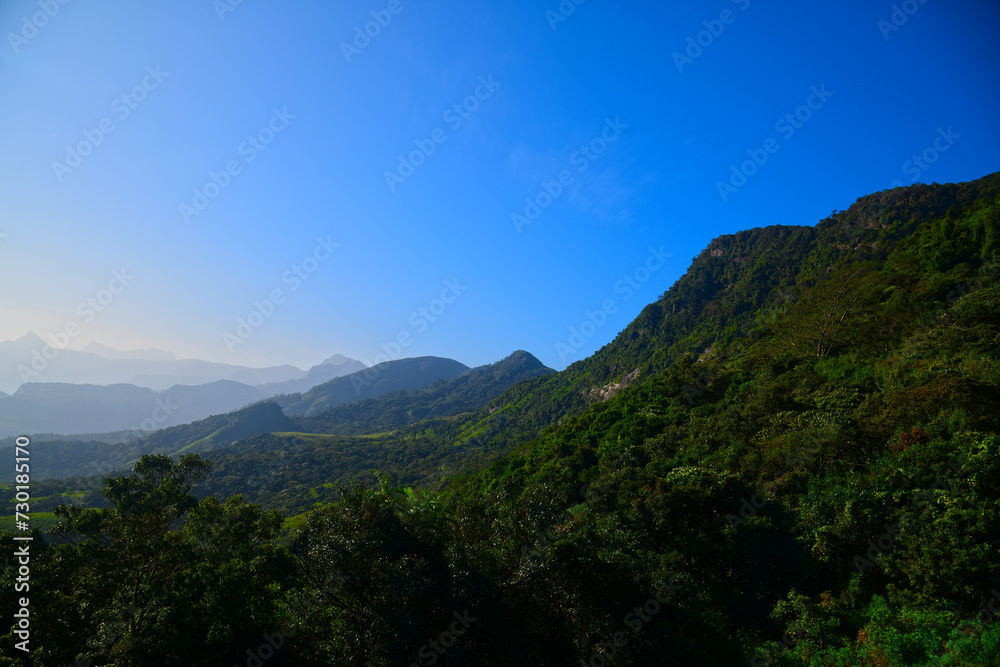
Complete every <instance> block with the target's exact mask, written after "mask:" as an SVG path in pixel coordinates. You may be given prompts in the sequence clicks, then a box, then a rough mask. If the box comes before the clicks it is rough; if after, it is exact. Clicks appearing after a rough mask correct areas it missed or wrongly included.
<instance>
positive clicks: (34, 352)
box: [0, 333, 365, 394]
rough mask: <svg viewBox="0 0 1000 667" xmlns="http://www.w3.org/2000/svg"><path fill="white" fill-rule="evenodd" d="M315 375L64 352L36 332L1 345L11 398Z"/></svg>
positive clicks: (109, 352) (0, 377) (1, 370)
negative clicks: (73, 389) (94, 387)
mask: <svg viewBox="0 0 1000 667" xmlns="http://www.w3.org/2000/svg"><path fill="white" fill-rule="evenodd" d="M331 359H334V360H337V361H335V362H333V365H334V366H335V367H337V366H341V367H343V371H344V372H345V373H350V372H354V371H356V370H360V368H364V367H365V366H364V364H362V363H361V362H360V361H355V360H353V359H347V358H346V357H340V356H339V355H338V356H337V357H331ZM331 359H328V360H327V361H326V362H324V363H323V364H320V365H319V366H323V365H325V364H327V363H328V362H330V361H331ZM315 368H317V367H313V369H315ZM313 369H310V370H313ZM309 372H310V371H304V370H302V369H300V368H296V367H295V366H291V365H287V364H286V365H283V366H272V367H268V368H250V367H248V366H239V365H235V364H224V363H218V362H212V361H202V360H200V359H176V358H175V357H174V355H173V354H171V353H170V352H164V351H163V350H133V351H129V352H122V351H119V350H115V349H113V348H110V347H106V346H104V345H99V344H97V343H90V344H88V345H87V346H86V347H85V348H83V349H82V350H70V349H59V348H57V347H54V346H53V345H52V344H51V341H46V340H43V339H42V338H41V337H40V336H38V335H36V334H34V333H27V334H25V335H24V336H22V337H21V338H18V339H17V340H11V341H4V342H0V391H3V392H5V393H8V394H13V393H14V392H15V391H16V390H17V388H18V387H19V386H21V385H22V384H24V383H26V382H45V383H52V382H59V383H69V384H99V385H110V384H133V385H136V386H139V387H146V388H148V389H152V390H154V391H163V390H166V389H169V388H170V387H173V386H174V385H178V384H185V385H200V384H208V383H210V382H217V381H219V380H230V381H232V382H239V383H241V384H245V385H249V386H251V387H256V386H259V385H265V384H276V383H284V382H289V381H293V380H304V379H305V378H306V377H307V375H308V374H309ZM325 379H330V378H325ZM301 386H304V385H301ZM281 391H286V392H287V391H288V390H287V389H279V390H278V392H275V393H280V392H281ZM265 393H266V390H265Z"/></svg>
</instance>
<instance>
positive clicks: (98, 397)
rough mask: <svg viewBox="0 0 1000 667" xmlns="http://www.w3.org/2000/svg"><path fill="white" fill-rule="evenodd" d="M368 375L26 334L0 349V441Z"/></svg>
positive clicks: (144, 425)
mask: <svg viewBox="0 0 1000 667" xmlns="http://www.w3.org/2000/svg"><path fill="white" fill-rule="evenodd" d="M365 368H367V367H366V366H365V365H364V364H363V363H362V362H360V361H357V360H356V359H350V358H348V357H345V356H343V355H340V354H337V355H334V356H332V357H329V358H327V359H326V360H324V361H323V362H322V363H320V364H317V365H316V366H313V367H312V368H310V369H309V370H306V371H304V370H301V369H299V368H296V367H295V366H291V365H284V366H275V367H270V368H249V367H246V366H238V365H231V364H223V363H216V362H208V361H202V360H199V359H177V358H176V357H175V356H174V355H173V354H172V353H170V352H166V351H163V350H131V351H121V350H116V349H114V348H111V347H107V346H104V345H100V344H98V343H93V342H92V343H90V344H88V345H87V346H86V347H85V348H83V349H82V350H70V349H58V348H55V347H53V346H51V345H50V344H49V343H47V342H46V341H44V340H43V339H42V338H41V337H39V336H38V335H36V334H34V333H28V334H26V335H25V336H22V337H21V338H19V339H17V340H13V341H5V342H2V343H0V386H2V387H3V391H2V392H0V437H7V436H10V435H19V434H22V433H61V434H73V433H103V432H109V431H126V430H133V431H151V430H155V429H160V428H165V427H168V426H176V425H178V424H186V423H189V422H192V421H195V420H198V419H204V418H205V417H208V416H210V415H215V414H221V413H225V412H229V411H232V410H237V409H239V408H241V407H243V406H245V405H247V404H249V403H253V402H255V401H260V400H262V399H264V398H269V397H271V396H275V395H278V394H294V395H297V394H299V393H301V392H307V391H309V390H310V389H312V388H313V387H315V386H317V385H320V384H323V383H324V382H328V381H330V380H332V379H335V378H338V377H341V376H344V375H349V374H351V373H355V372H357V371H360V370H363V369H365ZM22 378H24V379H27V382H24V383H23V384H21V382H22ZM434 379H438V378H437V377H435V378H434Z"/></svg>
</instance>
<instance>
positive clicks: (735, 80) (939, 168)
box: [0, 0, 1000, 368]
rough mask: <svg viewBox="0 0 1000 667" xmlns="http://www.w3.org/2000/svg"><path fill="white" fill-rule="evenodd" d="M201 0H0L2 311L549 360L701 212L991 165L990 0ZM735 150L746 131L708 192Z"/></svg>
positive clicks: (750, 211)
mask: <svg viewBox="0 0 1000 667" xmlns="http://www.w3.org/2000/svg"><path fill="white" fill-rule="evenodd" d="M226 2H227V0H220V1H219V2H216V3H214V4H213V2H212V1H211V0H198V1H190V2H175V3H152V2H134V1H130V2H125V1H114V2H102V3H87V2H82V1H81V0H77V1H71V2H68V3H67V4H58V2H56V0H51V7H49V11H50V13H54V16H51V17H48V16H45V15H44V13H40V12H44V9H43V6H45V5H46V2H44V1H43V2H42V3H38V2H37V0H36V1H34V2H33V1H30V0H4V2H3V3H2V4H0V30H2V32H3V35H4V39H3V43H2V44H0V91H2V95H0V128H2V130H0V132H2V140H0V201H2V202H3V211H2V214H0V234H2V235H3V236H0V280H2V283H3V286H4V290H3V298H2V302H0V340H5V339H12V338H16V337H19V336H21V335H23V334H24V333H25V332H27V331H29V330H32V331H35V332H37V333H39V334H41V335H45V334H46V333H49V332H56V331H59V330H63V329H64V328H65V327H66V325H67V324H70V323H75V324H76V325H77V326H78V327H79V328H78V331H77V335H76V336H75V337H73V338H72V340H71V342H70V347H74V348H79V347H82V346H83V345H84V344H86V343H87V342H88V341H90V340H96V341H98V342H101V343H104V344H108V345H112V346H115V347H118V348H122V349H129V348H136V347H159V348H163V349H168V350H171V351H174V352H175V353H177V354H178V355H179V356H195V357H201V358H206V359H212V360H219V361H227V362H231V363H241V364H247V365H270V364H278V363H286V362H287V363H293V364H296V365H299V366H303V367H305V366H309V365H311V364H314V363H317V362H319V361H320V360H322V359H323V358H325V357H327V356H329V355H332V354H334V353H342V354H345V355H348V356H351V357H355V358H359V359H362V360H368V361H373V360H375V358H376V355H377V354H378V353H379V352H380V351H381V346H382V344H383V343H385V344H388V343H390V342H391V341H394V340H397V339H399V337H400V335H401V334H402V335H403V340H404V341H408V342H409V345H407V346H405V347H403V348H401V349H400V350H399V351H398V352H396V351H395V350H394V349H393V348H392V346H391V345H390V346H389V348H390V351H392V352H393V353H394V354H395V355H396V356H417V355H439V356H445V357H451V358H455V359H458V360H459V361H462V362H464V363H466V364H469V365H478V364H483V363H489V362H492V361H495V360H497V359H500V358H502V357H504V356H506V355H507V354H509V353H510V352H512V351H513V350H515V349H526V350H528V351H530V352H532V353H533V354H535V355H536V356H538V357H539V358H540V359H541V360H542V361H543V362H545V363H546V364H548V365H549V366H552V367H555V368H563V367H564V366H565V365H566V364H567V363H570V362H572V361H575V360H577V359H579V358H583V357H585V356H587V355H589V354H590V353H592V352H593V351H594V350H596V349H598V348H600V347H601V346H602V345H604V344H606V343H607V342H609V341H610V340H612V339H613V338H614V336H615V335H616V334H617V333H618V332H619V331H620V330H621V329H623V328H624V327H625V326H626V325H627V324H628V323H629V322H630V321H631V320H632V319H633V318H634V317H635V315H636V314H637V313H638V312H639V311H640V310H641V309H642V307H643V306H645V305H646V304H647V303H649V302H651V301H653V300H655V299H656V298H657V297H658V296H659V295H660V294H662V293H663V292H664V291H665V290H667V288H669V287H670V285H671V284H673V282H674V281H675V280H677V278H678V277H679V276H680V275H681V274H683V272H684V271H685V270H686V268H687V266H688V265H689V263H690V261H691V259H692V258H693V257H694V256H695V255H697V254H698V253H699V252H700V251H701V250H702V249H703V248H704V247H705V246H706V245H707V244H708V243H709V241H710V240H711V239H712V238H714V237H716V236H719V235H721V234H728V233H733V232H736V231H738V230H742V229H747V228H751V227H757V226H763V225H771V224H814V223H816V222H817V221H818V220H820V219H821V218H823V217H825V216H827V215H829V213H830V212H831V211H832V210H834V209H843V208H847V207H848V206H849V205H850V204H851V203H852V202H854V200H855V199H856V198H857V197H859V196H861V195H863V194H866V193H869V192H873V191H876V190H881V189H885V188H887V187H889V186H890V184H892V183H893V182H894V181H902V182H905V183H911V182H913V181H914V178H916V180H919V181H921V182H942V183H943V182H954V181H964V180H970V179H974V178H978V177H981V176H983V175H985V174H987V173H991V172H993V171H996V170H998V169H1000V128H998V124H997V119H998V118H1000V93H998V83H1000V76H998V70H1000V40H997V38H996V37H997V27H998V26H1000V6H998V3H996V2H992V1H987V0H981V1H973V0H951V1H949V2H944V1H943V0H926V2H925V3H924V4H920V3H919V2H918V1H917V0H911V2H910V3H903V4H905V5H906V7H905V8H904V7H900V12H902V11H903V9H909V10H911V11H912V14H911V15H910V14H905V13H897V15H896V16H895V20H896V23H898V24H899V25H898V26H896V25H892V20H893V13H894V9H893V3H892V2H870V1H866V2H861V1H859V0H851V1H848V2H841V3H806V4H802V3H792V2H780V3H765V2H761V1H760V0H739V1H738V2H732V1H731V0H714V1H706V2H688V3H683V6H676V5H679V4H681V3H660V2H656V3H653V2H644V3H640V2H607V1H603V0H588V1H587V2H584V3H583V4H581V5H579V6H576V5H573V4H572V3H571V2H570V1H569V0H567V2H565V3H563V6H564V7H575V11H574V12H573V13H572V14H571V15H569V16H568V17H564V18H565V19H566V20H564V21H563V20H560V21H556V20H554V19H553V17H554V16H556V14H555V12H558V11H559V9H558V8H559V6H560V3H559V1H558V0H549V1H535V0H525V1H522V2H514V3H510V2H495V1H493V0H485V1H483V2H475V3H445V2H440V1H439V0H419V1H417V2H413V1H411V0H399V2H398V3H396V2H388V0H387V1H384V2H383V1H382V0H376V1H365V2H355V1H352V2H336V3H327V2H295V3H278V2H276V1H273V0H270V1H269V0H244V1H243V2H242V3H241V4H239V5H238V6H236V7H234V8H232V7H229V6H228V4H224V3H226ZM220 7H226V8H229V9H232V11H222V10H221V9H220ZM56 9H58V11H56ZM391 10H396V12H397V13H392V11H391ZM373 11H374V12H375V17H376V18H380V19H382V21H383V22H386V23H387V25H385V26H384V27H383V26H378V25H375V24H372V25H371V26H368V29H369V31H370V32H372V33H377V34H376V36H375V37H373V38H370V39H369V40H368V42H367V43H366V42H365V41H364V40H361V39H358V42H357V43H358V44H360V45H361V46H363V48H358V47H357V46H353V48H351V49H345V47H343V46H342V43H348V44H350V43H352V41H353V40H354V39H355V38H356V32H355V27H356V26H357V27H359V29H360V30H361V31H364V29H365V24H366V23H367V22H370V21H373V20H375V19H373V17H372V15H371V12H373ZM724 11H726V12H727V13H725V14H723V12H724ZM546 12H551V13H549V14H548V15H547V14H546ZM220 15H221V18H220ZM560 18H563V17H560ZM904 18H905V22H904V21H903V19H904ZM387 19H391V20H389V21H387ZM25 20H27V22H28V23H27V24H26V23H25ZM724 21H725V22H724ZM879 21H883V22H884V23H882V24H881V27H880V24H879ZM32 22H34V23H36V24H40V25H41V27H36V26H34V25H31V24H32ZM704 22H708V23H707V25H706V24H705V23H704ZM553 26H554V29H553ZM887 26H891V27H892V28H896V27H898V30H897V29H892V30H890V29H889V28H888V27H887ZM711 31H714V32H716V33H718V34H717V35H713V34H711ZM702 32H704V34H702V35H701V36H700V38H699V33H702ZM688 37H691V38H692V40H694V41H695V42H697V41H698V40H699V39H700V41H701V42H702V44H703V45H704V46H703V47H698V48H695V47H690V43H689V41H688ZM689 48H690V52H689V54H688V55H687V56H685V58H688V57H689V56H694V57H690V58H689V60H679V59H678V57H677V56H675V55H674V53H675V52H680V53H684V52H685V50H687V49H689ZM699 49H700V52H699ZM345 51H346V55H345ZM348 60H350V62H348ZM678 64H679V66H678ZM680 70H683V71H680ZM150 72H152V73H154V74H155V76H154V74H151V73H150ZM483 81H485V82H487V84H488V85H486V84H484V83H482V82H483ZM813 87H815V88H816V90H819V91H821V92H823V94H822V96H821V97H817V96H815V95H814V93H813V92H811V90H812V88H813ZM824 87H825V88H824ZM824 91H825V92H824ZM828 93H829V96H828ZM123 95H124V96H125V98H124V99H122V96H123ZM477 95H478V98H477V97H476V96H477ZM810 103H811V104H812V106H813V109H808V107H806V108H804V109H800V107H802V106H803V105H808V104H810ZM456 104H459V105H462V104H464V105H465V108H464V109H463V108H462V107H460V109H461V112H460V113H459V112H456V111H455V110H454V109H453V107H454V105H456ZM133 107H134V108H133ZM275 110H277V114H276V112H275ZM449 110H451V111H449ZM796 112H798V113H799V120H797V121H795V125H797V127H796V126H795V125H792V124H791V123H788V122H787V121H785V122H784V123H783V124H780V125H778V122H779V121H780V120H782V119H783V118H784V117H785V115H786V114H788V113H792V114H795V113H796ZM290 116H294V118H292V117H290ZM802 118H808V119H807V120H805V121H804V122H800V121H801V119H802ZM609 120H610V124H609V122H608V121H609ZM102 124H103V127H104V128H105V129H108V128H111V129H112V131H111V132H110V133H107V132H103V131H101V128H102ZM949 128H951V130H950V131H951V139H949V140H947V141H946V140H944V139H943V138H942V139H941V140H940V141H938V146H939V147H945V146H947V151H945V152H941V153H935V152H934V150H931V152H930V153H928V155H929V156H930V157H935V158H936V159H935V160H934V162H933V164H923V165H922V166H916V165H915V164H912V163H911V164H907V163H908V162H910V161H911V159H912V157H913V156H914V155H920V154H922V153H923V152H924V151H925V150H927V149H933V147H934V145H935V141H936V140H937V139H938V138H939V137H940V136H942V135H941V134H939V129H940V130H943V131H944V132H945V133H947V132H948V129H949ZM98 133H100V135H103V136H100V135H99V134H98ZM954 135H958V137H957V138H956V137H955V136H954ZM88 136H89V138H88ZM251 136H252V137H256V138H255V139H254V140H253V141H248V137H251ZM98 138H100V141H99V143H98V142H97V141H96V139H98ZM606 139H607V140H611V139H613V141H610V142H609V143H606V144H605V143H604V142H605V140H606ZM769 139H773V141H772V142H770V143H768V140H769ZM268 141H269V142H270V143H263V142H268ZM81 142H83V146H82V149H81V152H88V153H89V154H88V155H86V156H84V157H82V158H81V159H80V160H79V161H77V160H76V158H75V157H73V156H69V157H67V146H70V147H74V150H75V148H76V147H78V146H79V145H80V144H81ZM254 142H256V145H257V146H256V147H255V146H254ZM417 142H419V143H420V144H421V145H422V146H423V147H424V150H425V152H428V153H430V154H429V155H426V156H424V155H419V154H418V155H416V158H417V159H416V161H417V162H422V164H419V166H416V167H415V168H414V169H413V171H412V174H411V173H410V172H409V169H408V168H407V167H405V166H404V167H403V168H402V169H400V167H399V157H398V156H400V155H401V154H402V155H404V156H409V155H410V154H411V153H412V152H413V151H416V150H419V149H418V143H417ZM89 144H95V145H93V146H91V145H89ZM431 146H433V152H432V153H431V152H430V150H429V148H430V147H431ZM581 146H590V148H589V149H588V150H590V151H591V152H590V154H589V155H587V154H586V153H583V152H580V148H581ZM765 147H769V148H770V149H771V152H768V151H767V150H765ZM601 149H603V152H600V153H599V154H598V152H599V150H601ZM747 151H751V153H750V154H756V155H757V156H758V158H760V157H761V155H762V154H763V155H766V156H767V161H766V162H765V163H764V164H762V165H761V166H759V167H758V168H757V169H756V173H754V174H753V175H752V176H750V177H749V178H747V180H746V183H745V184H743V185H742V186H741V187H739V188H737V189H736V190H735V191H728V190H727V191H726V192H725V193H724V194H725V200H724V197H723V194H721V193H720V189H719V186H718V182H719V181H722V180H728V179H729V178H730V176H731V165H734V164H735V165H739V164H741V163H742V162H744V161H745V160H747V159H750V158H749V157H748V155H749V154H748V153H747ZM251 158H252V159H251ZM54 163H60V165H62V166H60V165H54ZM230 163H232V164H231V165H230ZM73 164H75V165H77V166H75V167H72V165H73ZM227 166H232V167H233V169H232V171H233V174H228V175H220V174H221V173H222V172H225V171H226V169H227ZM751 166H752V165H751ZM64 167H65V168H64ZM68 169H72V170H71V171H69V170H68ZM747 169H748V170H750V167H747ZM387 171H389V172H395V173H396V175H397V177H398V178H393V179H389V180H392V181H393V182H392V183H391V184H390V183H388V182H387V178H386V172H387ZM211 173H215V174H216V180H218V181H219V182H220V183H226V181H227V179H228V184H227V185H226V187H224V188H218V191H216V189H215V188H214V187H209V193H210V194H214V195H217V196H215V197H214V198H213V199H211V200H210V201H207V206H204V204H205V203H206V202H205V201H201V200H199V199H197V197H196V195H195V192H194V190H195V189H196V188H198V189H199V190H202V189H203V188H204V187H205V186H206V184H208V183H211V182H212V181H211V176H210V174H211ZM400 174H402V175H403V176H406V178H405V179H404V178H402V177H401V176H400ZM560 175H562V177H563V178H564V181H565V184H563V183H559V177H560ZM737 180H738V179H737ZM546 184H547V185H548V188H549V190H551V191H552V193H554V194H555V195H556V196H554V197H553V198H552V199H551V200H547V199H546V198H547V197H548V195H547V194H542V196H541V198H540V202H539V203H543V204H547V207H546V208H544V209H539V210H540V214H538V215H537V216H534V214H535V213H536V212H535V211H532V210H530V209H529V210H527V211H526V208H528V206H527V204H526V202H525V200H526V198H532V199H536V200H537V199H538V197H539V195H540V193H545V186H546ZM560 188H561V191H560ZM182 204H184V205H187V206H190V207H191V209H192V210H196V209H195V205H196V204H198V205H201V206H203V207H204V208H203V210H200V211H198V213H197V215H192V214H191V211H190V210H188V211H187V214H186V215H185V213H184V212H183V211H182V209H181V205H182ZM515 213H516V214H519V215H522V216H526V215H527V214H532V215H533V216H534V219H533V220H532V221H531V224H520V225H518V224H515V222H514V221H513V220H512V214H515ZM525 219H527V217H526V218H525ZM318 238H322V239H324V240H325V241H327V242H328V243H334V244H339V245H338V246H337V247H336V248H334V249H333V250H332V251H328V250H325V249H323V248H319V249H318V250H317V247H318V242H317V239H318ZM650 248H654V249H656V250H657V252H658V253H662V254H669V255H671V257H670V258H669V259H668V260H666V261H665V262H662V260H660V259H656V258H655V257H651V253H650ZM661 248H662V250H660V249H661ZM314 252H315V253H316V256H318V257H319V258H321V259H324V260H325V261H318V260H315V259H311V260H310V259H307V258H311V257H314ZM303 262H304V264H303ZM647 262H648V264H647ZM661 262H662V266H660V264H661ZM296 265H298V266H300V271H301V272H302V273H303V275H307V276H308V279H307V280H302V279H301V278H299V277H298V276H296V275H295V273H294V268H293V267H295V266H296ZM658 266H659V268H657V269H656V270H653V271H649V273H646V271H648V270H649V268H655V267H658ZM301 267H304V268H301ZM123 268H124V269H125V272H126V275H125V276H124V278H125V280H124V283H127V284H125V285H124V286H123V284H122V281H115V280H114V278H113V274H112V272H113V271H121V270H122V269H123ZM308 269H313V271H312V273H308V271H307V270H308ZM288 272H291V273H288ZM625 276H632V278H631V280H632V281H633V283H634V285H635V289H633V288H632V287H629V286H628V284H627V283H626V282H624V279H625ZM456 279H457V281H458V285H457V287H458V289H457V296H455V292H446V293H445V295H444V296H445V297H447V299H448V300H450V301H451V303H447V304H446V303H444V302H443V301H440V302H435V299H439V298H440V297H441V296H442V291H444V290H447V289H448V288H447V286H446V281H452V282H453V283H454V281H455V280H456ZM642 279H645V282H641V280H642ZM109 287H111V288H114V290H118V292H119V293H117V294H114V293H112V292H111V291H104V292H102V290H107V289H108V288H109ZM275 290H281V295H280V296H281V301H282V302H281V303H278V304H276V305H274V306H273V312H271V307H270V306H268V305H267V304H263V301H264V300H265V299H269V298H270V295H271V294H272V292H274V291H275ZM88 298H89V299H97V300H98V301H97V305H98V306H100V308H101V312H97V310H96V309H95V308H91V307H90V306H86V305H85V306H84V307H82V308H80V307H79V304H81V303H83V304H86V300H87V299H88ZM101 299H103V300H104V301H105V302H106V303H105V304H101V303H100V300H101ZM255 301H258V302H261V303H262V304H263V305H262V308H263V310H265V311H268V312H269V313H270V316H269V317H266V318H265V317H264V316H255V318H254V320H253V321H254V322H256V323H258V324H259V327H256V328H254V329H253V333H252V335H250V336H249V337H247V338H246V340H241V342H239V343H238V344H233V343H232V342H230V344H229V345H227V343H226V341H225V340H224V334H226V333H227V332H228V333H230V334H231V335H233V336H240V335H241V334H240V333H239V332H238V330H237V321H238V318H241V317H242V318H248V317H249V315H250V313H251V312H252V311H253V310H254V302H255ZM605 302H609V303H610V304H611V306H613V307H612V308H610V310H611V311H612V312H611V313H610V314H606V322H604V323H603V324H602V326H599V327H593V328H585V333H587V334H590V335H588V336H586V337H583V338H582V339H580V338H578V339H576V340H575V343H574V344H575V345H576V347H577V348H578V349H573V347H572V346H571V342H570V328H571V327H577V328H579V327H580V326H581V324H582V323H584V322H586V321H587V312H588V311H591V312H594V311H597V310H598V309H601V308H602V305H604V304H605ZM421 308H431V309H432V310H433V311H436V312H437V313H438V314H437V315H433V317H434V321H433V322H432V321H431V320H430V318H427V317H424V316H423V315H421V314H420V313H419V311H420V309H421ZM414 313H416V315H414ZM595 319H596V320H597V321H598V322H601V321H602V317H598V316H596V315H595ZM243 333H247V330H244V332H243ZM230 341H232V339H230ZM581 342H582V344H579V343H581ZM560 343H561V344H564V345H566V346H567V347H570V349H571V350H572V354H565V349H563V352H564V354H562V355H560V353H559V351H557V345H558V344H560ZM230 347H231V348H232V350H230V349H229V348H230Z"/></svg>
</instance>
